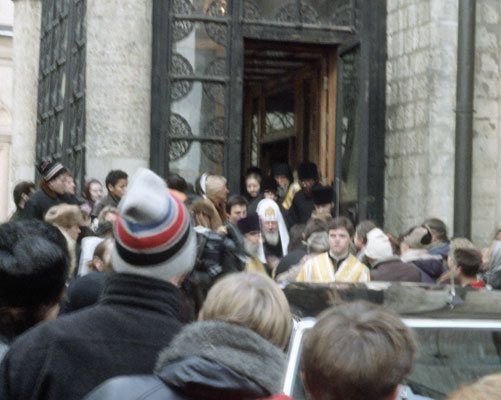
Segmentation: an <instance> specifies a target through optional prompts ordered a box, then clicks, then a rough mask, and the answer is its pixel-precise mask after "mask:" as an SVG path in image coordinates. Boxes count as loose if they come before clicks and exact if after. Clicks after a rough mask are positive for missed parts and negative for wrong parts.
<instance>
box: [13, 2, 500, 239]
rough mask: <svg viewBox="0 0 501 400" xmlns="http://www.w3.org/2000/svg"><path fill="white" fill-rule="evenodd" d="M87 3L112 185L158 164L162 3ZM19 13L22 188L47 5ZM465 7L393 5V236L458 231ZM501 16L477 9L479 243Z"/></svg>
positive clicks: (492, 215) (96, 153)
mask: <svg viewBox="0 0 501 400" xmlns="http://www.w3.org/2000/svg"><path fill="white" fill-rule="evenodd" d="M85 3H86V7H87V9H86V44H85V46H86V71H85V74H86V77H85V79H86V84H85V88H86V92H85V107H86V110H85V123H86V132H85V168H86V171H85V173H86V177H88V178H90V177H96V178H98V179H101V180H103V179H104V176H105V175H106V172H107V171H108V170H109V169H111V168H122V169H124V170H126V171H127V172H130V173H132V172H133V171H134V170H135V169H136V168H137V167H139V166H147V165H149V163H150V159H151V157H150V149H151V146H150V139H151V132H150V129H151V128H150V126H151V122H150V119H151V104H150V103H151V95H150V94H151V91H152V87H151V82H152V53H153V50H152V20H153V19H154V18H153V17H154V16H152V7H153V5H152V3H153V0H140V1H138V0H110V1H106V2H103V1H99V0H87V1H86V2H85ZM197 3H201V2H197ZM14 4H15V8H16V19H15V28H14V33H15V38H16V39H15V48H14V63H15V74H16V79H15V81H14V82H15V83H14V94H15V98H14V106H15V109H16V112H15V114H14V121H13V126H14V129H13V132H14V137H13V141H12V147H13V151H12V154H13V157H12V161H11V166H12V168H11V175H10V182H11V185H12V184H13V183H14V182H15V181H18V180H20V179H33V177H34V167H33V166H34V160H35V132H36V115H37V105H36V101H34V99H36V91H37V82H36V77H37V73H38V63H34V62H33V59H28V56H27V54H38V47H37V46H38V45H39V39H40V31H39V29H37V27H40V8H41V7H40V4H41V2H40V1H39V0H16V1H15V2H14ZM457 4H458V2H457V1H456V0H387V2H386V5H387V9H386V14H387V19H386V33H387V35H386V39H387V62H386V128H385V129H386V132H385V144H384V146H385V147H384V148H385V150H384V153H385V154H384V157H385V169H384V172H383V171H381V173H384V177H385V179H384V227H385V228H386V229H387V230H389V231H391V232H394V233H400V232H402V231H403V230H405V229H407V228H409V227H410V226H412V225H414V224H418V223H421V222H422V220H423V219H424V218H427V217H433V216H435V217H440V218H442V219H443V220H444V221H445V222H446V223H447V225H448V227H449V230H452V225H453V205H454V164H455V161H454V157H455V112H454V109H455V96H456V71H457V26H458V5H457ZM500 13H501V3H499V1H497V0H478V1H477V27H476V58H475V102H474V104H475V114H474V139H473V140H474V141H473V198H472V200H473V203H472V204H473V205H472V239H473V240H474V241H475V242H476V243H478V244H479V245H483V244H485V243H486V242H487V241H488V239H489V238H490V237H491V236H492V235H493V233H494V231H495V228H496V227H497V226H498V223H499V221H501V215H500V214H501V206H499V205H498V204H497V203H498V202H497V201H496V200H497V198H498V194H501V170H500V168H501V166H498V165H497V162H496V161H497V156H498V154H500V153H501V140H500V139H499V134H498V129H499V118H500V107H501V98H500V87H499V85H500V82H499V73H500V70H499V69H500V56H501V52H500V43H501V26H500V24H499V16H500ZM17 32H19V37H17ZM16 46H17V49H18V50H16ZM16 55H17V57H16ZM371 90H372V89H371ZM11 187H12V186H11Z"/></svg>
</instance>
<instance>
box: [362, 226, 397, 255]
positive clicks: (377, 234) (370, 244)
mask: <svg viewBox="0 0 501 400" xmlns="http://www.w3.org/2000/svg"><path fill="white" fill-rule="evenodd" d="M365 255H366V256H367V257H369V258H373V259H374V260H379V259H381V258H386V257H391V256H392V255H393V249H392V248H391V243H390V239H388V236H386V235H385V233H384V232H383V231H382V230H381V229H379V228H374V229H372V230H371V231H369V233H368V234H367V246H366V247H365Z"/></svg>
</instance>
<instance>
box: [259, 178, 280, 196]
mask: <svg viewBox="0 0 501 400" xmlns="http://www.w3.org/2000/svg"><path fill="white" fill-rule="evenodd" d="M277 189H278V185H277V181H276V180H275V178H272V177H271V176H266V177H265V178H264V179H263V182H262V183H261V190H262V191H263V192H273V193H276V192H277Z"/></svg>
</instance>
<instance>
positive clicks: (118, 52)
mask: <svg viewBox="0 0 501 400" xmlns="http://www.w3.org/2000/svg"><path fill="white" fill-rule="evenodd" d="M86 18H87V43H86V51H87V61H86V146H87V149H86V172H87V178H91V177H92V178H97V179H100V180H101V181H103V182H104V178H105V176H106V174H107V172H108V171H109V170H111V169H123V170H124V171H126V172H127V173H129V174H132V173H133V172H134V171H135V170H136V169H137V168H138V167H140V166H149V159H150V154H149V149H150V91H151V37H152V33H151V32H152V30H151V20H152V1H151V0H106V1H102V0H88V1H87V16H86Z"/></svg>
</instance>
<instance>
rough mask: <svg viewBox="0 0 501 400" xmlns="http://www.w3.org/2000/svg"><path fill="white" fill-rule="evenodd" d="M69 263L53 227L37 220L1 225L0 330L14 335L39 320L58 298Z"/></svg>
mask: <svg viewBox="0 0 501 400" xmlns="http://www.w3.org/2000/svg"><path fill="white" fill-rule="evenodd" d="M69 265H70V258H69V254H68V248H67V246H66V240H65V239H64V236H63V235H62V234H61V232H60V231H59V230H58V229H57V228H56V227H54V226H51V225H49V224H46V223H45V222H41V221H37V220H28V221H13V222H8V223H6V224H2V225H0V333H2V334H3V335H5V336H7V337H9V338H13V337H15V336H17V335H19V334H20V333H22V332H24V331H25V330H26V329H28V328H30V327H31V326H33V325H35V324H36V323H38V322H40V321H41V320H42V319H43V318H44V317H45V314H46V313H47V311H48V310H49V309H50V308H51V307H52V306H54V305H55V304H57V303H58V302H59V301H60V299H61V296H62V293H63V289H64V285H65V282H66V279H67V276H68V271H69Z"/></svg>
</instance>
